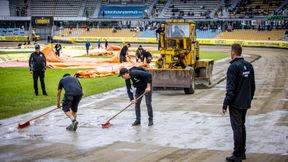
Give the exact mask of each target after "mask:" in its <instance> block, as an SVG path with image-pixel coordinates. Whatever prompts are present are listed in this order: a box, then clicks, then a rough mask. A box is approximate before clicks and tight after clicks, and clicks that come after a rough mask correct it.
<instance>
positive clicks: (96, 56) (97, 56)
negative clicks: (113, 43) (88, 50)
mask: <svg viewBox="0 0 288 162" xmlns="http://www.w3.org/2000/svg"><path fill="white" fill-rule="evenodd" d="M76 57H85V58H112V56H85V55H83V56H76Z"/></svg>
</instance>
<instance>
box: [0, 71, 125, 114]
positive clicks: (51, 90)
mask: <svg viewBox="0 0 288 162" xmlns="http://www.w3.org/2000/svg"><path fill="white" fill-rule="evenodd" d="M76 71H77V70H76V69H69V70H61V69H48V70H47V71H46V73H45V83H46V90H47V93H48V95H49V96H42V95H41V94H42V91H41V86H40V83H38V87H39V94H40V95H39V96H35V95H34V89H33V80H32V75H31V74H30V73H29V71H28V69H27V68H0V80H1V84H0V103H1V104H0V119H4V118H8V117H12V116H15V115H19V114H24V113H27V112H31V111H33V110H37V109H41V108H44V107H47V106H52V105H55V104H56V91H57V86H58V82H59V80H60V79H61V78H62V76H63V74H65V73H70V74H74V73H75V72H76ZM79 80H80V82H81V84H82V87H83V90H84V96H89V95H92V94H97V93H102V92H105V91H108V90H112V89H115V88H119V87H123V86H124V81H123V80H122V79H121V78H118V77H117V76H107V77H100V78H88V79H79ZM62 95H63V93H62Z"/></svg>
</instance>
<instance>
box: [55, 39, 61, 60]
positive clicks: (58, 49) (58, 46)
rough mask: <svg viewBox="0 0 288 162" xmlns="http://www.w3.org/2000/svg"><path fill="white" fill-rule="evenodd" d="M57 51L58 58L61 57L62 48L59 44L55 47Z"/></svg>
mask: <svg viewBox="0 0 288 162" xmlns="http://www.w3.org/2000/svg"><path fill="white" fill-rule="evenodd" d="M54 48H55V51H56V55H57V56H58V57H60V51H61V52H62V46H61V44H60V43H59V42H58V43H57V44H56V45H55V47H54Z"/></svg>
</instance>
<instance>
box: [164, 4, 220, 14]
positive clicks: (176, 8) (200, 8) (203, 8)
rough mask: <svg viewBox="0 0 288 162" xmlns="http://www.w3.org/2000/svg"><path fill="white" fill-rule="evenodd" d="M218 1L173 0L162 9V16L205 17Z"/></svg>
mask: <svg viewBox="0 0 288 162" xmlns="http://www.w3.org/2000/svg"><path fill="white" fill-rule="evenodd" d="M218 3H219V1H218V0H209V1H208V0H204V1H199V0H189V1H187V0H174V1H171V4H169V7H167V8H165V9H164V14H163V17H164V18H171V17H178V16H181V17H183V18H206V17H207V16H209V14H210V13H211V11H212V10H214V9H215V8H216V6H217V4H218ZM181 12H182V13H183V14H182V15H181ZM173 13H174V14H173Z"/></svg>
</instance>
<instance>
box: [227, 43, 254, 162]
mask: <svg viewBox="0 0 288 162" xmlns="http://www.w3.org/2000/svg"><path fill="white" fill-rule="evenodd" d="M241 54H242V47H241V45H239V44H233V45H232V47H231V58H232V61H231V62H230V63H231V65H230V66H229V68H228V71H227V83H226V96H225V99H224V103H223V110H222V111H223V113H224V114H225V113H226V112H227V107H229V114H230V121H231V126H232V130H233V138H234V152H233V155H232V156H230V157H227V158H226V161H229V162H239V161H240V162H241V161H242V160H243V159H246V154H245V152H246V149H245V147H246V129H245V116H246V113H247V109H249V108H250V107H251V101H252V99H253V97H254V92H255V78H254V70H253V66H252V65H251V64H250V63H249V62H247V61H245V60H244V59H243V57H241Z"/></svg>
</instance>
